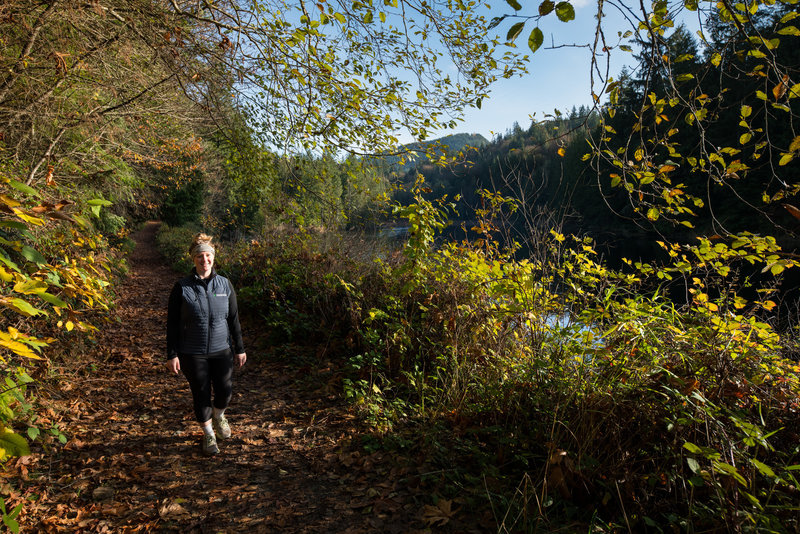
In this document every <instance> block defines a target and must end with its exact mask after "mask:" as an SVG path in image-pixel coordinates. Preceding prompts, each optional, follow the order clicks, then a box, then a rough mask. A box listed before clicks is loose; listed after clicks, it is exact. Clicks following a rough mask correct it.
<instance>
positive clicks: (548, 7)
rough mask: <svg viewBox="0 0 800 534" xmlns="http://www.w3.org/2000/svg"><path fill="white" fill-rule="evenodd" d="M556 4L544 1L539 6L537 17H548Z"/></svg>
mask: <svg viewBox="0 0 800 534" xmlns="http://www.w3.org/2000/svg"><path fill="white" fill-rule="evenodd" d="M555 7H556V4H555V2H553V1H552V0H544V2H542V3H541V4H539V15H540V16H542V17H544V16H545V15H549V14H550V13H552V11H553V10H554V9H555Z"/></svg>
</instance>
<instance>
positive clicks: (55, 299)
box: [36, 292, 67, 308]
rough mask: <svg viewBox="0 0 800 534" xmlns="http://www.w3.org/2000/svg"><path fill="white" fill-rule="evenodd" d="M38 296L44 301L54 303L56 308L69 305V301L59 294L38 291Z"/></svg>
mask: <svg viewBox="0 0 800 534" xmlns="http://www.w3.org/2000/svg"><path fill="white" fill-rule="evenodd" d="M36 296H37V297H39V298H40V299H42V300H43V301H45V302H48V303H50V304H52V305H53V306H55V307H56V308H66V307H67V303H66V302H64V301H63V300H61V299H60V298H58V297H57V296H55V295H53V294H51V293H46V292H44V293H38V294H37V295H36Z"/></svg>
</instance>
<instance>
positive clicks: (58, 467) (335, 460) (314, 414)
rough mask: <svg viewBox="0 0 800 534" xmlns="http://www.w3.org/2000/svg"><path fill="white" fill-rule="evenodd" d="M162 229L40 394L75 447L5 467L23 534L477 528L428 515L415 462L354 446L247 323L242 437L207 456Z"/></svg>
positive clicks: (321, 394)
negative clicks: (88, 337)
mask: <svg viewBox="0 0 800 534" xmlns="http://www.w3.org/2000/svg"><path fill="white" fill-rule="evenodd" d="M157 226H158V224H157V223H148V224H147V225H146V226H145V227H144V228H143V229H142V230H141V231H139V232H138V233H137V234H135V235H134V236H133V237H134V238H135V240H136V242H137V246H136V248H135V250H134V252H133V253H132V255H131V257H130V260H129V261H130V265H131V272H130V275H129V277H128V278H127V279H126V280H125V281H123V283H122V285H121V286H120V287H119V288H118V302H117V303H116V308H115V311H114V313H115V317H114V320H113V321H111V323H110V324H109V325H107V326H106V327H105V329H103V330H102V331H101V333H100V334H99V336H98V342H97V343H96V345H94V346H93V348H92V349H91V352H90V353H88V354H85V355H84V356H82V360H81V361H77V362H74V364H73V367H70V366H69V365H70V364H69V363H65V364H63V365H64V368H63V369H60V372H61V374H62V376H60V380H57V381H56V383H57V385H56V386H53V387H52V388H51V389H48V390H47V391H43V392H42V396H43V397H44V395H45V394H46V395H47V404H48V408H49V409H48V410H47V412H48V414H47V415H48V417H49V418H50V419H52V420H53V421H60V424H61V426H62V428H63V429H64V432H65V434H66V435H67V437H68V440H67V442H66V444H65V445H63V446H59V445H56V446H50V447H49V449H48V450H44V449H43V448H42V447H41V446H40V445H37V443H34V444H33V449H34V452H33V454H31V455H30V456H26V457H23V458H18V459H16V460H12V461H9V462H7V463H6V465H5V466H3V471H2V473H0V484H1V486H0V487H2V489H3V490H4V491H3V493H4V497H5V501H6V506H7V508H9V509H10V508H12V507H13V506H16V505H17V504H18V503H24V505H23V511H22V513H21V515H20V517H19V521H20V525H21V531H22V532H44V533H61V532H98V533H103V532H114V533H117V532H193V533H194V532H196V533H204V532H214V533H217V532H281V533H287V534H291V533H301V532H308V533H312V532H313V533H352V534H356V533H367V532H386V533H395V532H396V533H416V532H420V533H422V532H431V531H432V530H431V527H436V528H435V531H436V532H445V531H448V532H449V531H452V532H479V531H480V530H476V528H477V527H476V526H475V523H472V525H470V526H468V525H469V521H467V522H464V521H460V522H456V521H455V520H456V519H457V517H458V516H459V514H458V509H457V508H456V507H453V506H451V504H452V503H451V502H450V501H439V502H438V504H437V505H436V506H426V505H425V504H424V503H426V502H431V498H430V496H429V495H426V494H425V492H426V491H427V490H426V489H425V488H423V487H420V486H413V485H412V484H411V483H410V481H411V480H414V479H415V477H414V476H413V473H412V471H413V466H412V467H408V466H401V465H399V463H398V460H397V459H396V458H393V457H392V456H391V455H388V454H386V455H385V454H381V452H373V453H371V454H369V453H367V452H365V451H363V450H360V449H359V448H358V447H356V446H354V445H353V443H357V442H358V439H357V437H358V435H359V432H360V431H361V430H360V429H359V427H358V423H357V418H355V417H354V416H353V414H352V413H351V412H350V410H349V409H348V407H347V406H346V405H345V404H344V403H343V402H341V401H340V400H338V399H337V397H335V396H334V395H331V392H330V390H329V388H327V387H326V384H325V383H324V382H321V383H320V384H319V387H318V388H317V389H314V388H311V387H309V386H308V381H307V380H306V378H307V377H306V376H303V377H302V378H303V381H300V380H295V379H294V378H296V377H295V374H297V373H298V371H297V370H294V369H292V368H291V367H289V366H287V365H285V364H284V363H283V362H281V361H277V360H276V359H275V358H270V347H269V346H267V345H266V343H265V341H264V340H263V339H259V338H257V337H253V335H254V334H255V333H257V332H259V330H261V329H259V328H258V325H254V324H252V323H251V324H248V323H247V319H248V318H247V317H245V318H244V319H243V322H244V324H243V330H244V331H245V336H246V340H245V342H246V346H247V349H248V363H247V364H246V365H245V366H244V367H243V368H242V369H237V370H236V373H235V377H234V398H233V400H232V402H231V406H230V408H229V410H228V417H229V421H230V422H231V425H232V427H233V429H234V435H233V436H232V438H231V439H229V440H226V441H224V442H221V443H220V449H221V453H220V454H218V455H217V456H215V457H210V458H209V457H204V456H203V455H202V453H201V451H200V447H199V438H200V434H199V431H198V430H197V428H196V423H195V422H194V421H193V418H192V415H191V401H190V393H189V389H188V386H187V384H186V381H185V379H184V378H183V377H182V376H176V375H171V374H169V373H168V372H167V370H166V366H165V365H164V347H165V332H164V331H165V326H164V325H165V322H166V305H167V298H168V295H169V291H170V288H171V287H172V284H174V282H175V281H176V280H177V279H178V278H179V277H180V276H181V275H180V274H179V273H175V272H174V271H172V270H171V269H170V268H169V267H168V266H166V264H165V263H164V261H163V259H162V258H161V256H160V255H159V253H158V251H157V249H156V247H155V241H154V236H155V231H156V230H157ZM248 333H249V334H250V335H249V336H248ZM320 376H321V377H322V376H324V375H320ZM297 378H299V376H298V377H297ZM300 384H304V385H300ZM43 389H45V388H43ZM464 519H467V518H464ZM459 524H460V526H459ZM442 527H447V528H442Z"/></svg>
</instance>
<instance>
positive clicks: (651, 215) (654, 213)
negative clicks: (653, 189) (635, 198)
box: [647, 207, 661, 221]
mask: <svg viewBox="0 0 800 534" xmlns="http://www.w3.org/2000/svg"><path fill="white" fill-rule="evenodd" d="M660 215H661V212H660V211H659V210H658V208H656V207H652V208H650V209H649V210H647V218H648V219H650V220H651V221H657V220H658V217H659V216H660Z"/></svg>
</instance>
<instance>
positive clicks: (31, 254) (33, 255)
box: [19, 245, 47, 265]
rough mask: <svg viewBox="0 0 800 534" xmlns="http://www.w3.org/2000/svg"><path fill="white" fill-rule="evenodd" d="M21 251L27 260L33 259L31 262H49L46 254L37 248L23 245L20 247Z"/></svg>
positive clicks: (43, 263)
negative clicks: (45, 256)
mask: <svg viewBox="0 0 800 534" xmlns="http://www.w3.org/2000/svg"><path fill="white" fill-rule="evenodd" d="M19 253H20V254H22V256H23V257H24V258H25V259H26V260H28V261H31V262H33V263H35V264H36V265H46V264H47V260H46V259H44V256H42V255H41V254H39V252H38V251H37V250H35V249H33V248H31V247H29V246H28V245H23V246H22V248H21V249H20V251H19Z"/></svg>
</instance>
